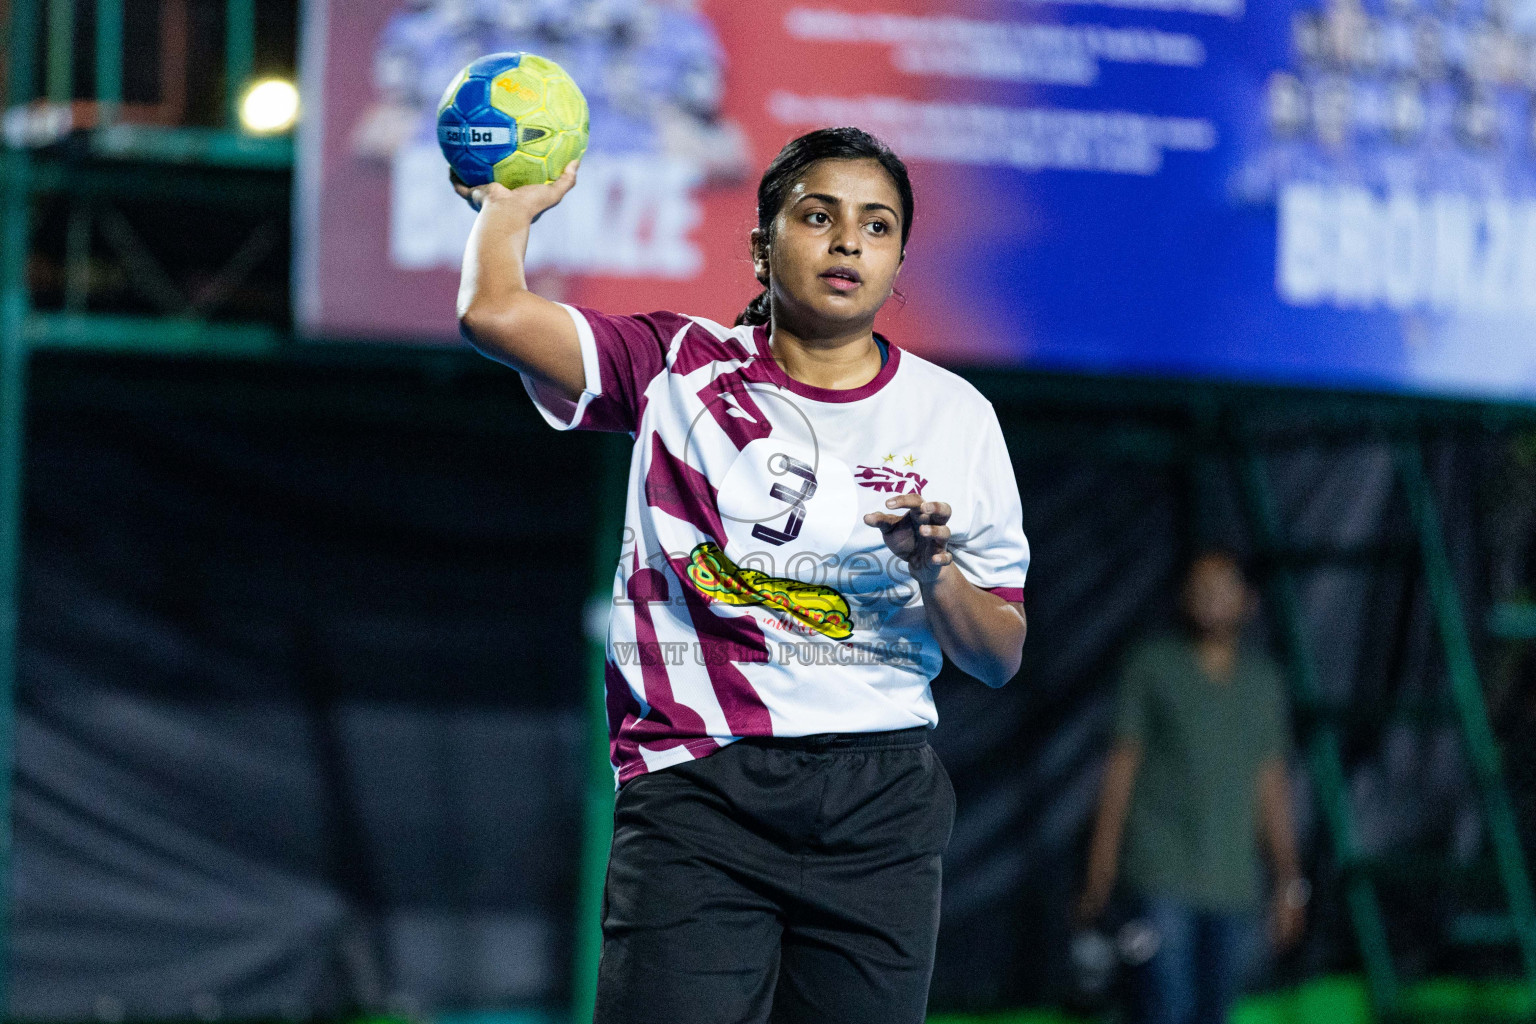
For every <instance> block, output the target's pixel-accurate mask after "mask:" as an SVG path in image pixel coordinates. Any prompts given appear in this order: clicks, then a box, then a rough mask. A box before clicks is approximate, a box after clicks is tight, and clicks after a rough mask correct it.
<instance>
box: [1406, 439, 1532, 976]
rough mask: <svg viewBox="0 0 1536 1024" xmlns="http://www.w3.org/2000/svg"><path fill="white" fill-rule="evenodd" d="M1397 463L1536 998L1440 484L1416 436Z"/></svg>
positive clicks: (1526, 884)
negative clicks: (1439, 502) (1439, 503)
mask: <svg viewBox="0 0 1536 1024" xmlns="http://www.w3.org/2000/svg"><path fill="white" fill-rule="evenodd" d="M1397 465H1398V472H1399V473H1400V475H1401V479H1402V481H1403V491H1404V494H1405V495H1406V497H1407V499H1408V508H1409V512H1410V514H1411V515H1412V517H1413V523H1414V527H1415V528H1416V530H1417V531H1418V535H1419V550H1420V555H1421V558H1422V559H1423V563H1424V581H1425V586H1426V587H1427V588H1428V591H1429V600H1430V605H1431V607H1432V608H1433V609H1434V613H1435V620H1436V623H1437V624H1438V626H1439V629H1440V643H1441V647H1442V649H1443V650H1444V653H1445V668H1446V673H1447V674H1448V675H1449V676H1450V683H1451V697H1452V700H1453V702H1454V703H1455V705H1456V713H1457V717H1458V719H1459V720H1460V722H1461V730H1462V735H1463V737H1464V738H1465V740H1466V744H1467V754H1468V757H1469V758H1470V759H1471V762H1472V771H1473V775H1474V778H1475V781H1476V783H1477V788H1478V792H1479V794H1480V795H1481V797H1482V800H1483V814H1484V817H1485V818H1486V820H1487V825H1488V832H1489V838H1490V840H1491V842H1492V846H1493V856H1494V861H1495V863H1496V865H1497V867H1498V872H1499V878H1500V881H1502V882H1503V885H1504V892H1505V896H1506V898H1507V899H1508V901H1509V915H1510V921H1511V924H1512V925H1513V931H1514V936H1515V941H1516V942H1517V943H1518V944H1519V947H1520V958H1521V962H1522V966H1523V967H1524V968H1525V977H1526V984H1527V985H1528V986H1529V987H1530V989H1531V996H1532V998H1536V896H1533V894H1532V891H1531V876H1530V871H1529V869H1528V867H1527V864H1526V859H1525V851H1524V850H1523V849H1521V846H1520V831H1519V828H1518V827H1517V826H1516V824H1515V815H1514V809H1513V808H1512V807H1511V806H1510V802H1509V793H1508V791H1507V790H1505V788H1504V782H1503V772H1502V768H1501V766H1500V756H1499V745H1498V740H1497V739H1496V738H1495V737H1494V734H1493V727H1492V726H1491V725H1490V724H1489V722H1488V709H1487V707H1486V706H1485V705H1484V703H1483V686H1482V682H1481V680H1480V679H1479V678H1478V672H1477V661H1476V659H1475V658H1474V657H1473V656H1472V641H1471V639H1470V637H1469V635H1468V632H1467V621H1466V617H1465V615H1464V614H1463V612H1462V606H1461V595H1460V594H1459V593H1458V591H1457V587H1456V576H1455V573H1454V572H1453V570H1452V568H1451V557H1450V553H1449V552H1448V551H1447V550H1446V547H1445V533H1444V530H1443V529H1442V527H1441V523H1440V513H1439V510H1438V509H1437V508H1436V506H1435V497H1434V491H1433V490H1431V489H1430V486H1429V476H1428V474H1427V473H1425V471H1424V452H1423V449H1422V448H1421V447H1420V446H1419V445H1418V444H1404V445H1400V446H1399V447H1398V450H1397Z"/></svg>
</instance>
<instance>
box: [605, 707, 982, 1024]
mask: <svg viewBox="0 0 1536 1024" xmlns="http://www.w3.org/2000/svg"><path fill="white" fill-rule="evenodd" d="M954 817H955V794H954V790H953V789H952V788H951V787H950V784H949V777H948V775H946V774H945V772H944V766H943V765H941V764H940V763H939V759H938V756H937V755H936V754H935V753H934V752H933V748H932V747H930V746H929V745H928V740H927V729H926V728H918V729H906V730H902V731H899V732H887V733H863V734H841V735H833V736H821V737H805V738H802V739H778V738H774V739H743V740H738V741H736V742H735V743H732V744H730V745H729V746H727V747H726V748H725V749H723V750H719V751H716V752H715V753H713V754H711V755H709V756H708V757H705V758H702V759H700V760H697V761H688V762H685V763H683V764H678V765H673V766H672V767H670V768H665V769H662V770H661V771H657V772H653V773H651V774H648V775H641V776H639V777H638V778H635V779H632V780H631V781H629V782H628V783H626V784H625V785H624V786H623V788H621V789H620V790H619V793H618V799H617V803H616V806H615V810H614V834H613V850H612V854H611V855H610V857H609V861H608V881H607V886H606V888H605V889H604V894H603V954H602V964H601V967H600V968H599V971H598V984H597V1013H596V1016H595V1020H596V1021H597V1022H598V1024H663V1022H664V1024H760V1022H766V1021H772V1022H774V1024H790V1022H802V1021H803V1022H807V1024H809V1022H812V1021H814V1022H816V1024H865V1022H868V1024H921V1022H922V1020H923V1019H924V1016H925V1013H926V1009H927V1002H928V982H929V978H930V976H931V975H932V973H933V949H934V942H935V939H936V938H937V935H938V929H939V886H940V878H941V872H940V859H941V858H942V856H943V853H944V849H945V847H947V846H948V845H949V834H950V830H951V828H952V827H953V825H954Z"/></svg>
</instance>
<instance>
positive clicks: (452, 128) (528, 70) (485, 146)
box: [437, 53, 591, 188]
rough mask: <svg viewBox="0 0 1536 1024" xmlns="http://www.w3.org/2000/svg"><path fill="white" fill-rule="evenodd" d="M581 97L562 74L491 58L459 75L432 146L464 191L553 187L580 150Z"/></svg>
mask: <svg viewBox="0 0 1536 1024" xmlns="http://www.w3.org/2000/svg"><path fill="white" fill-rule="evenodd" d="M590 128H591V122H590V118H589V117H588V114H587V99H586V97H585V96H583V95H582V94H581V90H580V89H579V88H577V86H576V83H575V81H574V80H572V78H571V76H570V75H568V74H566V72H565V69H564V68H562V67H561V66H560V65H559V64H556V63H555V62H554V61H552V60H550V59H548V58H547V57H540V56H537V55H536V54H532V53H493V54H491V55H490V56H487V57H481V58H480V59H479V60H477V61H475V62H474V63H473V64H471V65H469V67H467V68H465V69H464V70H463V71H460V72H459V73H458V75H457V77H455V78H454V80H453V81H452V82H451V83H450V84H449V86H448V88H447V90H446V91H444V93H443V98H442V101H441V102H440V103H438V105H437V142H438V145H440V146H441V147H442V150H443V156H445V157H447V159H448V163H449V165H450V166H451V167H452V168H453V169H454V170H455V171H457V172H458V174H459V177H460V178H463V179H464V183H465V184H466V185H471V186H473V185H488V184H490V183H491V182H493V181H496V182H500V183H501V184H503V185H505V186H506V187H507V188H517V187H518V186H519V185H538V184H541V183H543V182H548V181H554V180H555V179H556V178H558V177H560V172H562V171H564V170H565V165H566V164H568V163H570V162H571V161H572V160H575V159H576V158H577V157H579V156H581V154H582V153H584V152H586V149H587V136H588V134H589V132H590Z"/></svg>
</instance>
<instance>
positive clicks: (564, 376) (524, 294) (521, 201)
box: [453, 160, 585, 400]
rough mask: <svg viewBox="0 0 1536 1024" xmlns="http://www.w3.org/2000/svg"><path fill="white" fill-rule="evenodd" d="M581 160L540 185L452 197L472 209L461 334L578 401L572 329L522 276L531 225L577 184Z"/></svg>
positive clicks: (465, 191) (579, 378) (481, 189)
mask: <svg viewBox="0 0 1536 1024" xmlns="http://www.w3.org/2000/svg"><path fill="white" fill-rule="evenodd" d="M579 163H580V161H579V160H576V161H572V162H571V163H570V164H569V165H568V166H567V167H566V169H565V172H564V173H563V174H561V175H560V177H559V178H557V179H556V180H554V181H552V182H549V183H548V184H545V185H524V186H523V187H521V188H517V189H509V188H506V187H505V186H502V185H498V184H495V183H494V182H493V183H491V184H489V185H477V186H475V187H474V188H470V187H469V186H467V185H465V184H464V183H463V182H462V181H459V180H458V179H457V177H455V178H454V182H453V187H454V190H455V191H457V192H458V193H459V195H461V196H463V197H464V198H465V199H466V200H468V202H469V204H470V205H471V206H473V207H474V208H475V209H477V210H478V211H480V212H479V216H478V217H476V218H475V226H474V229H473V230H472V231H471V232H470V235H469V244H468V245H466V246H465V247H464V268H463V271H462V273H461V274H460V277H459V301H458V314H459V332H460V333H461V334H462V335H463V336H464V340H465V341H467V342H469V343H470V344H471V345H473V346H474V347H475V349H476V350H477V351H479V352H480V353H482V354H483V355H486V356H488V357H490V358H491V359H495V360H496V361H497V362H501V363H506V364H507V365H508V366H510V367H512V368H513V369H515V370H518V371H521V372H522V373H526V374H528V375H529V376H530V377H533V378H535V379H536V380H538V381H540V382H542V383H546V384H549V385H551V386H553V387H556V388H559V389H560V391H561V392H563V393H564V394H565V396H566V397H567V398H570V399H572V400H575V399H576V398H577V397H578V396H579V395H580V394H581V392H582V389H583V387H584V386H585V374H584V373H583V370H582V365H581V345H580V342H579V341H578V339H577V335H576V325H575V323H574V322H573V321H572V320H571V316H570V314H569V313H567V312H566V311H565V310H564V309H562V308H561V307H560V306H559V304H557V303H554V302H551V301H549V300H548V299H545V298H542V297H540V296H538V295H535V294H533V292H530V291H529V290H528V280H527V278H526V277H525V276H524V273H523V260H524V257H525V256H526V254H527V252H528V231H529V228H530V227H531V226H532V224H533V222H534V220H535V218H537V217H538V215H539V214H541V213H543V212H544V211H545V210H547V209H549V208H550V207H552V206H554V205H555V204H556V203H558V202H560V200H561V199H562V198H564V197H565V194H566V193H567V192H569V191H570V190H571V188H572V186H574V185H575V184H576V168H577V165H578V164H579Z"/></svg>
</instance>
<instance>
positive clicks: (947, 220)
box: [297, 0, 1536, 399]
mask: <svg viewBox="0 0 1536 1024" xmlns="http://www.w3.org/2000/svg"><path fill="white" fill-rule="evenodd" d="M310 12H311V13H310V16H309V23H310V24H309V31H308V34H307V37H306V57H305V65H306V68H305V83H304V90H305V96H306V100H307V102H308V103H309V104H310V109H311V111H312V112H313V113H315V114H316V115H317V116H313V117H311V118H310V119H309V120H308V121H307V123H306V126H305V128H304V134H303V138H302V145H301V183H300V184H301V188H300V200H299V203H300V208H299V216H298V221H299V225H300V254H299V262H298V268H299V269H298V272H297V273H298V277H299V280H298V289H297V292H298V295H299V310H298V317H299V321H300V323H301V325H302V326H303V327H304V329H305V330H307V331H308V332H310V333H312V334H314V335H316V336H321V337H345V338H359V337H370V338H390V339H405V340H412V341H420V340H434V339H438V340H444V341H451V340H452V339H453V337H454V319H453V302H454V291H455V288H456V283H457V268H458V264H459V259H460V256H461V254H462V249H463V243H464V239H465V237H466V235H467V233H468V230H469V225H470V223H471V220H472V214H471V213H470V212H469V210H468V209H467V208H466V207H465V206H464V205H463V204H462V202H461V201H459V200H458V198H457V197H456V196H454V194H453V193H452V192H451V191H450V190H449V188H448V186H447V183H446V176H447V169H446V164H445V163H444V161H443V159H442V157H441V155H440V154H439V152H438V150H437V146H436V142H435V137H434V135H433V132H432V124H433V110H434V107H435V104H436V102H437V99H438V97H439V95H440V93H441V91H442V89H443V87H444V85H445V84H446V83H447V82H448V81H449V80H450V79H451V78H452V76H453V74H454V73H455V72H456V71H457V70H458V69H459V67H461V66H462V65H463V64H465V63H467V62H468V61H469V60H470V59H472V58H473V57H475V56H478V55H480V54H482V53H486V52H493V51H496V50H508V49H521V50H530V51H534V52H538V53H542V54H545V55H547V56H550V57H553V58H554V59H556V60H558V61H560V62H561V63H562V64H563V65H565V67H566V68H567V69H568V70H570V71H571V73H572V74H573V75H574V76H575V78H576V80H577V81H578V82H579V83H580V85H581V86H582V88H583V90H584V91H585V92H586V94H587V97H588V100H589V102H590V104H591V108H592V146H591V149H590V151H589V155H588V157H587V159H586V160H585V161H584V162H583V165H582V175H581V182H580V184H579V185H578V187H577V188H576V190H575V191H573V192H572V193H571V195H570V196H569V197H568V198H567V199H566V201H565V202H564V203H563V204H562V205H561V206H560V207H559V208H557V209H556V210H554V211H552V212H551V213H550V214H548V215H546V217H545V218H544V219H541V221H540V223H539V224H538V225H537V226H536V227H535V229H534V234H533V240H532V243H531V245H530V250H529V268H530V273H531V277H532V278H533V285H534V287H535V288H537V289H538V290H540V291H541V292H542V293H544V294H547V295H550V296H552V297H557V298H562V299H564V300H566V301H572V302H577V303H582V304H588V305H593V306H597V307H600V308H603V309H606V310H610V311H614V312H630V311H641V310H650V309H674V310H677V311H680V312H686V313H693V314H697V315H704V316H709V317H711V318H713V319H717V320H722V321H725V322H730V321H732V320H733V319H734V318H735V315H736V314H737V313H738V312H739V311H740V309H741V307H742V306H743V305H744V304H745V303H746V301H747V300H748V299H749V298H750V297H751V296H752V295H753V294H754V293H755V291H756V284H755V282H754V281H753V279H752V275H751V271H750V264H749V262H748V259H747V249H746V246H747V242H746V237H747V232H748V231H749V230H750V229H751V227H752V226H753V225H754V223H755V214H754V187H755V183H756V179H757V175H758V174H759V173H760V172H761V170H762V168H763V166H764V165H765V164H766V163H767V161H768V160H769V159H770V158H771V157H772V156H773V154H774V153H775V152H777V150H778V148H779V147H780V146H781V145H782V144H783V143H784V142H785V141H786V140H787V139H789V138H791V137H792V136H794V135H796V134H799V133H800V132H803V131H806V130H809V129H811V128H814V127H820V126H824V125H830V124H856V125H859V126H861V127H864V128H867V129H868V130H870V131H872V132H874V133H876V134H877V135H880V136H881V137H883V138H884V139H886V141H888V142H889V143H890V144H891V145H892V146H893V147H894V148H895V149H896V151H897V152H898V153H900V154H901V155H902V156H903V157H905V158H906V159H907V160H908V161H909V163H910V165H911V167H912V170H913V177H914V183H915V185H916V188H917V200H918V211H917V216H916V219H915V222H914V230H913V235H912V240H911V243H910V245H909V248H908V253H909V258H908V261H907V264H906V265H905V267H904V268H903V271H902V274H901V277H900V280H899V282H898V285H899V288H900V290H901V292H902V296H903V298H902V299H900V300H893V302H892V303H891V304H889V306H888V307H887V309H886V310H885V311H884V312H882V314H881V316H882V322H881V324H880V325H879V326H880V329H881V330H883V331H885V332H886V333H888V334H889V335H890V336H891V337H892V338H893V339H894V340H896V341H897V342H898V344H901V345H903V346H905V347H908V348H910V349H912V350H914V351H917V352H919V353H921V354H923V355H926V356H929V357H930V358H936V359H938V360H940V361H944V362H947V363H950V364H952V365H961V364H970V365H975V364H992V365H1016V366H1024V367H1040V368H1050V369H1067V370H1083V371H1090V372H1135V373H1155V374H1178V375H1214V376H1220V377H1226V378H1242V379H1256V380H1272V381H1292V382H1306V383H1324V384H1335V385H1341V386H1348V387H1357V386H1358V387H1367V388H1386V389H1405V390H1412V391H1419V392H1427V393H1445V394H1479V395H1486V396H1492V397H1514V398H1527V399H1529V398H1536V110H1533V95H1536V92H1533V91H1536V0H1294V2H1285V3H1281V2H1264V3H1251V0H1250V2H1249V3H1245V0H752V2H750V3H743V2H732V0H395V5H394V6H393V7H391V5H390V4H389V3H377V2H372V0H370V2H363V0H312V2H311V5H310Z"/></svg>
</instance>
